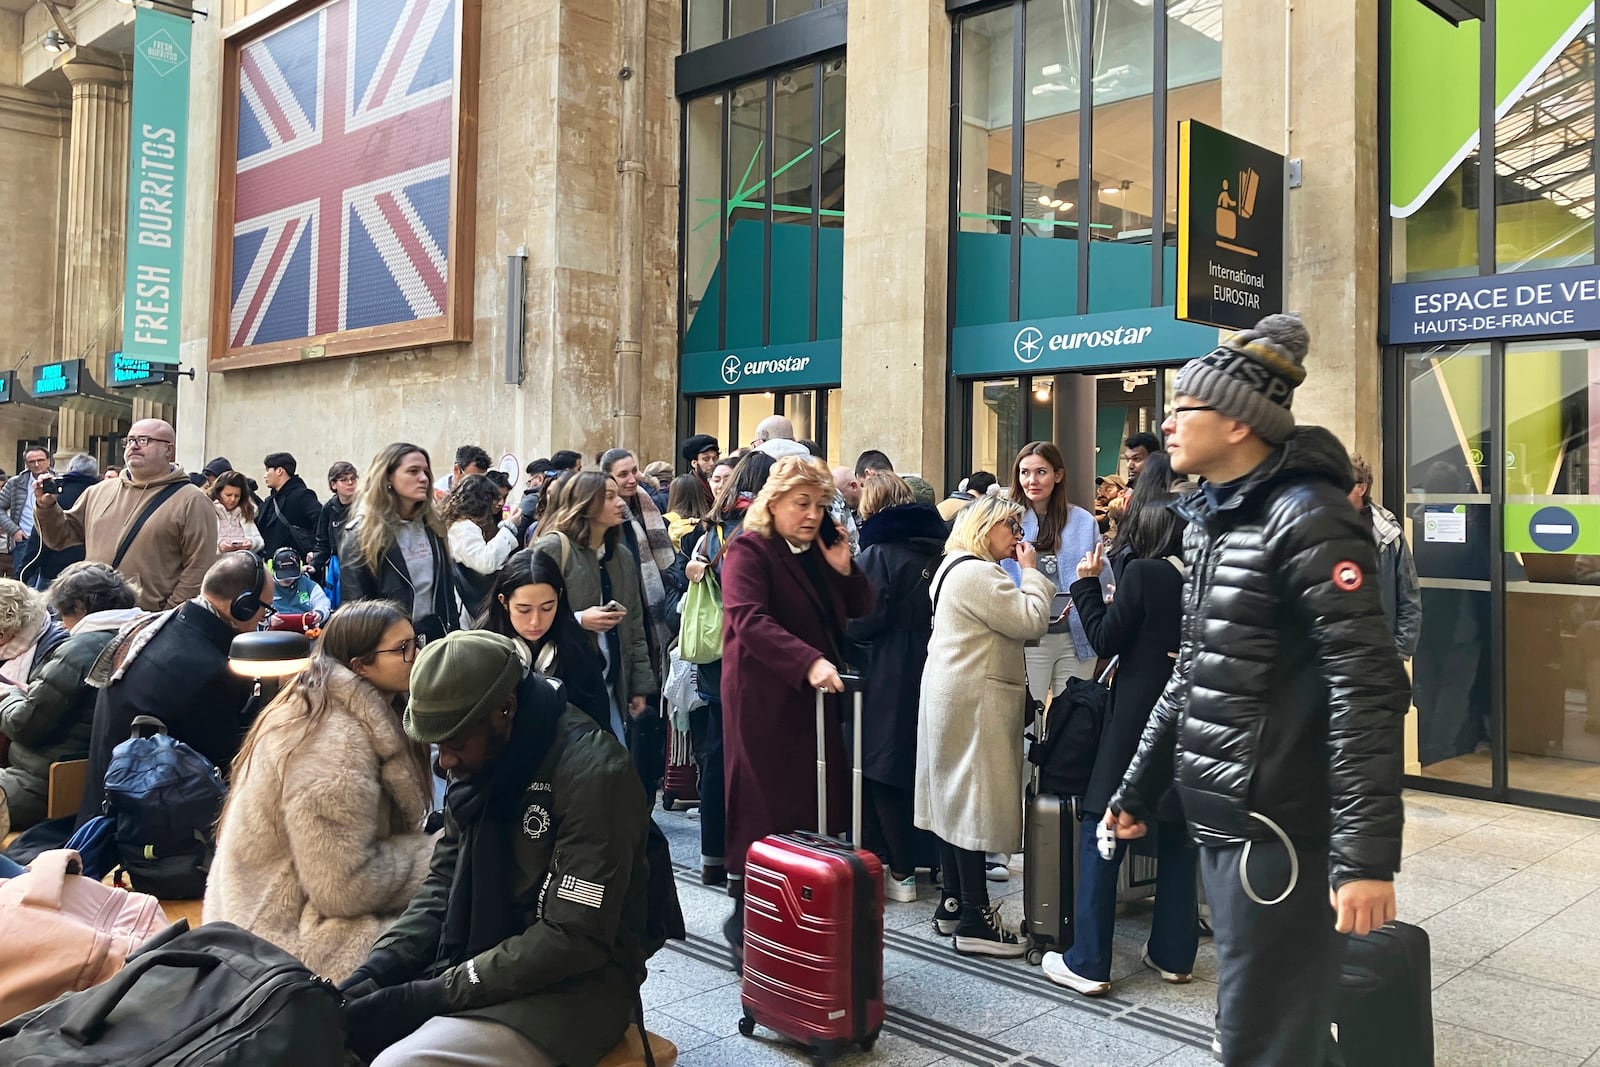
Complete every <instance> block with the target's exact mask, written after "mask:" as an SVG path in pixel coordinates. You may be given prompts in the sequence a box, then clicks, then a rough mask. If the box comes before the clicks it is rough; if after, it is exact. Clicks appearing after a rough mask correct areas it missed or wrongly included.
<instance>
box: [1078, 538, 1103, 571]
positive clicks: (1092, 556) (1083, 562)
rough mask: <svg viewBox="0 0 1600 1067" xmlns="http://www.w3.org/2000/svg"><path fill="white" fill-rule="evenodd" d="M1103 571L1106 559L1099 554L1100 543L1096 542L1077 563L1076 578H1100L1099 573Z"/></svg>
mask: <svg viewBox="0 0 1600 1067" xmlns="http://www.w3.org/2000/svg"><path fill="white" fill-rule="evenodd" d="M1105 569H1106V559H1105V556H1104V555H1102V554H1101V547H1100V543H1099V542H1098V541H1097V542H1095V546H1094V547H1093V548H1091V549H1090V550H1089V551H1088V552H1087V553H1086V554H1085V555H1084V557H1083V558H1082V559H1080V560H1079V561H1078V577H1079V578H1098V577H1100V572H1101V571H1103V570H1105Z"/></svg>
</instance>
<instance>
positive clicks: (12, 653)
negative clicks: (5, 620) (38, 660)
mask: <svg viewBox="0 0 1600 1067" xmlns="http://www.w3.org/2000/svg"><path fill="white" fill-rule="evenodd" d="M49 623H50V616H49V614H48V613H45V614H42V615H40V616H39V618H37V619H35V620H34V621H33V622H32V623H30V624H29V625H28V626H26V627H24V628H23V629H21V630H19V631H17V633H16V634H15V635H14V636H13V637H12V638H11V640H9V641H7V642H6V643H5V644H3V645H0V662H3V663H4V664H5V666H3V667H0V682H9V683H11V684H12V685H14V686H16V687H17V688H19V689H26V688H28V672H29V671H31V670H32V669H33V655H34V653H35V652H37V651H38V650H39V638H40V636H41V635H43V633H44V631H45V627H46V626H48V625H49Z"/></svg>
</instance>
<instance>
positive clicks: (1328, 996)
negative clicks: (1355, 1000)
mask: <svg viewBox="0 0 1600 1067" xmlns="http://www.w3.org/2000/svg"><path fill="white" fill-rule="evenodd" d="M1295 852H1296V854H1297V855H1298V856H1299V859H1300V877H1299V880H1298V881H1297V882H1296V883H1295V888H1294V891H1293V892H1292V893H1290V894H1289V897H1288V899H1287V900H1285V901H1284V902H1283V903H1281V904H1276V905H1273V906H1271V907H1267V906H1265V905H1261V904H1257V903H1256V902H1255V901H1253V900H1251V899H1250V898H1249V897H1248V896H1246V895H1245V892H1244V889H1243V888H1242V887H1241V886H1240V884H1239V861H1240V858H1241V857H1242V856H1243V854H1244V846H1243V845H1233V846H1229V847H1223V848H1215V847H1211V846H1202V847H1201V849H1200V877H1201V880H1202V881H1203V882H1204V883H1205V887H1206V898H1207V900H1209V901H1210V903H1211V928H1212V930H1214V931H1215V932H1216V937H1215V941H1214V943H1215V945H1216V949H1217V1009H1218V1013H1219V1016H1220V1018H1219V1024H1220V1025H1219V1029H1220V1031H1221V1037H1222V1062H1223V1063H1224V1064H1226V1065H1227V1067H1323V1065H1324V1064H1342V1063H1343V1060H1342V1059H1341V1058H1339V1057H1338V1053H1337V1051H1336V1049H1335V1047H1334V1045H1333V1041H1332V1039H1331V1035H1330V1034H1329V1030H1328V1027H1329V1024H1330V1023H1331V1022H1332V1019H1333V996H1334V992H1335V990H1336V988H1337V985H1338V979H1339V968H1340V965H1341V964H1342V963H1343V949H1344V941H1343V939H1342V938H1341V937H1340V935H1339V934H1338V933H1337V932H1335V931H1334V928H1333V921H1334V912H1333V908H1332V906H1331V905H1330V904H1329V903H1328V846H1327V845H1326V844H1322V845H1316V846H1313V847H1309V848H1307V847H1301V846H1298V845H1297V846H1296V848H1295ZM1249 875H1250V886H1251V888H1252V889H1254V890H1255V893H1256V895H1257V896H1258V897H1260V898H1262V899H1263V900H1275V899H1277V897H1278V895H1279V894H1281V893H1282V892H1283V891H1284V889H1285V888H1286V887H1287V886H1288V884H1289V858H1288V853H1287V852H1286V851H1285V849H1284V847H1283V845H1282V844H1281V843H1279V842H1276V841H1272V842H1259V843H1257V844H1256V845H1255V846H1254V847H1252V848H1251V850H1250V868H1249Z"/></svg>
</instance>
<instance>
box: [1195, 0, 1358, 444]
mask: <svg viewBox="0 0 1600 1067" xmlns="http://www.w3.org/2000/svg"><path fill="white" fill-rule="evenodd" d="M1285 17H1288V18H1289V20H1290V21H1289V23H1288V27H1287V29H1288V38H1289V42H1290V47H1289V50H1288V56H1287V62H1288V68H1287V70H1286V69H1285V56H1284V49H1283V42H1284V39H1285V23H1284V19H1285ZM1264 43H1273V47H1264V46H1263V45H1264ZM1222 69H1223V71H1224V72H1225V74H1224V76H1223V79H1222V125H1223V128H1225V129H1226V130H1228V131H1229V132H1230V133H1235V134H1238V135H1239V136H1241V137H1245V138H1248V139H1249V140H1252V141H1255V142H1256V143H1257V144H1261V145H1264V146H1266V147H1267V148H1271V149H1272V150H1273V151H1278V152H1281V151H1284V146H1285V144H1286V143H1287V145H1288V155H1289V156H1290V158H1296V157H1298V158H1300V159H1302V160H1303V161H1304V174H1305V184H1304V186H1303V187H1302V188H1299V189H1293V190H1290V191H1289V194H1288V196H1289V234H1288V247H1287V272H1288V279H1287V292H1286V294H1285V301H1284V306H1285V308H1286V309H1287V310H1290V311H1297V312H1299V313H1300V314H1301V316H1302V317H1304V319H1305V322H1306V326H1307V328H1308V329H1309V330H1310V331H1311V354H1310V356H1308V357H1307V359H1306V382H1305V384H1304V385H1303V386H1301V387H1300V389H1299V390H1298V392H1297V393H1296V395H1295V403H1294V409H1295V416H1296V418H1297V419H1298V420H1299V421H1300V422H1302V423H1310V424H1314V425H1320V426H1325V427H1327V428H1328V429H1329V430H1331V431H1333V433H1335V434H1336V435H1338V437H1339V439H1340V440H1341V441H1343V442H1344V444H1345V447H1347V448H1349V449H1350V450H1351V451H1352V452H1362V453H1364V454H1365V455H1366V456H1367V458H1368V459H1370V460H1372V461H1373V463H1374V465H1375V466H1376V465H1377V462H1378V459H1379V455H1380V453H1381V451H1382V441H1381V440H1380V434H1381V432H1382V409H1381V406H1380V403H1379V385H1380V382H1381V380H1382V373H1381V364H1380V360H1379V351H1378V285H1379V278H1378V225H1377V224H1378V219H1379V213H1380V211H1381V210H1382V207H1383V205H1381V204H1380V203H1379V202H1378V134H1377V123H1378V0H1350V2H1349V3H1342V4H1296V5H1294V8H1293V13H1292V15H1288V16H1286V14H1285V11H1284V7H1283V5H1280V4H1262V3H1259V2H1257V0H1225V2H1224V5H1223V27H1222ZM1286 84H1287V85H1290V86H1292V91H1291V92H1290V93H1289V100H1288V107H1287V111H1286V109H1285V106H1284V91H1285V85H1286ZM1286 114H1287V121H1286V118H1285V116H1286ZM1285 126H1288V127H1289V129H1288V130H1287V131H1286V130H1285ZM1286 132H1287V136H1286Z"/></svg>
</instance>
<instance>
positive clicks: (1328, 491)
mask: <svg viewBox="0 0 1600 1067" xmlns="http://www.w3.org/2000/svg"><path fill="white" fill-rule="evenodd" d="M1265 534H1266V543H1267V544H1268V545H1271V546H1273V547H1274V549H1275V552H1274V556H1275V558H1274V559H1273V560H1272V561H1271V565H1272V569H1271V573H1272V574H1274V575H1276V579H1277V582H1278V585H1279V593H1280V596H1281V597H1282V599H1283V602H1284V603H1287V604H1290V605H1292V606H1294V607H1295V608H1296V609H1297V610H1298V611H1299V612H1300V613H1301V614H1302V615H1303V616H1304V618H1305V621H1306V624H1307V630H1308V632H1309V633H1310V635H1311V640H1312V642H1313V646H1314V649H1315V654H1316V657H1317V663H1318V666H1319V667H1320V673H1321V674H1322V677H1323V679H1324V680H1325V681H1326V683H1327V686H1328V789H1329V793H1330V796H1331V812H1330V814H1331V816H1332V824H1331V834H1330V840H1329V864H1330V867H1329V880H1330V882H1331V883H1332V885H1333V887H1334V888H1335V889H1337V888H1338V887H1339V886H1341V885H1343V884H1344V883H1345V882H1350V881H1355V880H1358V879H1366V878H1371V879H1380V880H1389V879H1392V878H1393V877H1394V874H1395V872H1396V871H1398V870H1399V869H1400V831H1401V827H1402V824H1403V822H1404V813H1403V810H1402V807H1401V802H1400V776H1401V772H1402V770H1403V767H1404V744H1403V724H1404V720H1405V714H1406V709H1407V707H1408V706H1409V705H1410V702H1411V683H1410V680H1409V679H1408V678H1407V676H1406V672H1405V667H1404V665H1403V664H1402V663H1401V662H1400V656H1399V654H1398V653H1397V652H1396V651H1395V644H1394V634H1393V632H1392V631H1391V630H1390V628H1389V622H1388V618H1387V616H1386V615H1385V614H1384V610H1383V602H1382V600H1381V599H1380V597H1379V592H1378V564H1377V556H1376V553H1375V550H1374V546H1373V543H1372V538H1371V536H1370V535H1369V534H1368V533H1367V531H1366V529H1365V528H1364V526H1363V525H1362V523H1361V519H1360V516H1359V515H1358V514H1357V513H1356V511H1355V509H1354V508H1351V507H1349V506H1348V504H1347V503H1346V501H1345V498H1344V496H1343V495H1341V494H1339V493H1338V491H1337V490H1336V489H1333V488H1331V487H1328V488H1311V487H1307V488H1305V489H1302V490H1300V491H1299V492H1295V493H1291V494H1287V495H1286V496H1285V497H1283V498H1280V499H1279V500H1278V501H1277V502H1276V505H1275V506H1274V507H1273V508H1272V509H1271V515H1270V516H1269V519H1268V522H1267V528H1266V531H1265Z"/></svg>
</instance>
